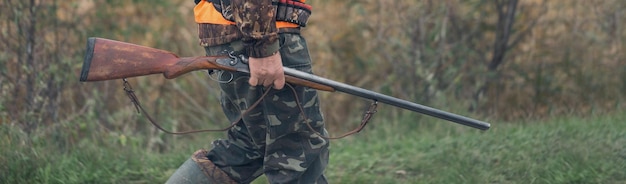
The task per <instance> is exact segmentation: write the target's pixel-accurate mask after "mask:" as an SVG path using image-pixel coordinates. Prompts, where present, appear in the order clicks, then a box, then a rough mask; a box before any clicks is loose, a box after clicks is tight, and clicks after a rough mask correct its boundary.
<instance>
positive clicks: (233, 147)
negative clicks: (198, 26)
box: [206, 33, 329, 183]
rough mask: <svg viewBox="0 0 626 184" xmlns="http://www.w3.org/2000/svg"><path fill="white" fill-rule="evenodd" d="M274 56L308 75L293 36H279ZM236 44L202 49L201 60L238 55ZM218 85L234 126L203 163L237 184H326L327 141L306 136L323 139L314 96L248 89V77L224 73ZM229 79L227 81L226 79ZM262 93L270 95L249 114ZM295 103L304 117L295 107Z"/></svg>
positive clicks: (302, 48) (299, 41) (302, 47)
mask: <svg viewBox="0 0 626 184" xmlns="http://www.w3.org/2000/svg"><path fill="white" fill-rule="evenodd" d="M279 37H280V43H281V44H280V45H281V48H280V54H281V57H282V61H283V65H284V66H287V67H290V68H294V69H298V70H301V71H305V72H312V71H311V59H310V56H309V53H308V48H307V45H306V42H305V40H304V39H303V38H302V37H301V36H300V35H299V34H287V33H282V34H280V36H279ZM242 48H243V47H242V44H241V42H234V43H231V44H226V45H221V46H217V47H207V48H206V51H207V55H217V54H219V53H220V52H223V51H224V50H235V51H238V50H241V49H242ZM219 76H220V78H221V80H230V79H232V81H230V82H229V83H222V84H220V87H221V90H222V98H221V104H222V108H223V110H224V113H225V114H226V116H227V117H228V119H229V120H231V122H232V121H236V120H237V118H239V116H240V115H241V114H242V113H243V112H244V111H248V113H246V114H245V115H244V116H243V118H242V120H240V121H239V122H238V123H237V124H236V126H235V127H233V128H232V129H230V130H229V131H228V139H226V140H216V141H214V142H213V149H211V150H210V151H209V152H208V154H207V158H208V159H209V160H211V161H212V162H213V163H214V164H215V165H216V166H218V167H219V168H221V169H222V170H223V171H225V172H226V173H227V174H228V175H230V176H231V178H233V179H234V180H236V181H238V182H240V183H249V182H251V181H253V180H254V179H256V178H257V177H259V176H260V175H261V174H265V175H266V177H267V178H268V180H269V181H270V182H271V183H327V182H326V178H325V177H324V175H323V171H324V169H325V168H326V165H327V163H328V146H329V143H328V140H326V139H324V138H321V137H320V136H318V135H317V134H315V133H314V132H312V131H310V129H309V128H308V126H307V125H306V124H305V123H306V122H308V123H310V124H311V125H312V127H313V128H314V129H315V131H317V132H320V133H322V134H324V135H326V134H327V133H326V130H325V129H324V121H323V117H322V114H321V111H320V106H319V100H318V96H317V91H316V90H314V89H310V88H307V87H302V86H295V91H296V93H295V94H294V92H293V91H292V90H291V89H290V88H289V87H287V86H285V88H283V89H282V90H274V89H264V88H263V87H256V86H250V85H249V84H248V78H249V77H248V76H247V75H245V74H241V73H231V72H224V73H221V74H220V75H219ZM231 77H232V78H231ZM264 90H271V91H270V92H269V94H268V95H267V96H266V97H265V98H264V99H263V101H262V103H261V104H259V105H258V106H257V107H255V108H254V109H249V107H250V106H251V105H252V104H253V103H254V102H256V101H257V100H258V99H259V98H260V97H261V96H262V94H263V92H264ZM295 98H298V99H299V101H300V103H301V105H302V107H303V109H304V113H305V116H306V118H307V119H306V120H305V119H304V117H303V116H302V115H301V112H300V109H299V108H298V107H297V106H296V99H295Z"/></svg>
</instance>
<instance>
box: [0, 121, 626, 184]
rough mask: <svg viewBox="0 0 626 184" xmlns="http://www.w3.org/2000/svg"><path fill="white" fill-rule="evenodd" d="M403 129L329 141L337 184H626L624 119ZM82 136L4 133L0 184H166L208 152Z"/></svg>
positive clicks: (7, 128) (378, 125) (3, 129)
mask: <svg viewBox="0 0 626 184" xmlns="http://www.w3.org/2000/svg"><path fill="white" fill-rule="evenodd" d="M424 119H426V118H424ZM422 121H426V120H422ZM401 122H403V123H401ZM401 122H398V123H389V124H390V125H393V126H383V125H385V123H384V122H382V120H378V119H375V120H372V125H371V126H369V127H367V128H366V130H365V131H364V132H361V133H359V134H357V135H355V136H352V137H349V138H347V139H342V140H336V141H333V142H332V147H331V160H330V165H329V168H328V169H327V171H326V172H327V177H328V178H329V180H330V181H331V183H626V123H625V122H626V115H625V114H616V115H612V116H604V117H595V118H573V117H571V118H557V119H552V120H547V121H541V122H516V123H493V124H492V129H491V130H488V131H478V130H473V129H470V128H466V127H463V126H457V125H455V124H450V123H447V122H436V123H435V122H433V123H431V122H428V123H426V122H423V123H420V124H417V123H414V122H412V121H408V120H406V121H401ZM409 122H410V123H409ZM76 133H77V131H69V132H66V133H59V134H54V133H47V134H45V135H46V136H47V137H42V136H27V134H26V133H24V132H21V131H19V129H18V128H16V127H14V126H11V125H6V124H5V125H0V135H1V136H2V139H0V147H1V148H2V149H1V150H0V153H1V155H0V173H3V174H0V183H162V182H164V181H165V180H166V179H167V177H168V176H169V175H170V174H171V173H172V172H173V171H174V170H175V169H176V167H178V166H179V164H181V163H182V162H183V161H184V160H186V159H187V157H188V156H189V154H191V153H192V152H193V151H194V150H195V149H196V147H197V146H198V145H205V144H203V143H202V142H201V141H193V142H186V141H185V139H179V140H177V142H173V143H171V144H177V145H179V146H176V147H174V148H171V149H169V150H167V151H165V152H163V153H158V152H155V151H149V150H147V149H146V148H145V146H144V145H145V144H144V143H145V142H147V141H145V140H143V138H141V136H130V135H129V137H128V138H126V137H122V136H120V135H118V134H115V133H94V135H92V136H84V138H83V139H82V140H71V138H72V137H73V136H76V135H73V134H76ZM31 134H32V133H31ZM168 136H169V135H168ZM264 182H265V181H264V179H263V178H261V179H259V180H257V181H255V183H264Z"/></svg>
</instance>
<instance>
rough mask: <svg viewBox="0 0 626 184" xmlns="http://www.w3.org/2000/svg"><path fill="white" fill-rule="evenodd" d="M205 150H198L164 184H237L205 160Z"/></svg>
mask: <svg viewBox="0 0 626 184" xmlns="http://www.w3.org/2000/svg"><path fill="white" fill-rule="evenodd" d="M206 155H207V151H206V150H203V149H202V150H198V151H196V152H195V153H193V155H192V156H191V158H190V159H189V160H187V161H185V163H183V165H181V166H180V167H179V168H178V170H176V172H174V174H172V176H170V178H169V179H168V180H167V182H165V183H166V184H192V183H193V184H196V183H209V184H214V183H219V184H222V183H223V184H230V183H233V184H235V183H237V182H235V181H234V180H233V179H231V178H230V177H229V176H228V175H227V174H226V173H225V172H224V171H222V170H220V169H219V168H218V167H217V166H215V165H214V164H213V162H211V161H210V160H209V159H207V158H206Z"/></svg>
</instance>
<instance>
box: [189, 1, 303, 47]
mask: <svg viewBox="0 0 626 184" xmlns="http://www.w3.org/2000/svg"><path fill="white" fill-rule="evenodd" d="M211 2H212V3H213V6H214V7H215V9H216V10H217V11H218V12H221V13H222V16H223V17H224V18H225V19H226V20H230V21H233V22H235V25H220V24H206V23H199V24H198V32H199V36H200V44H201V45H202V46H205V47H207V46H217V45H223V44H227V43H230V42H233V41H237V40H241V41H243V43H244V44H245V45H246V47H245V48H244V52H245V53H246V54H247V55H248V56H250V57H256V58H263V57H267V56H270V55H272V54H274V53H276V51H278V48H279V43H278V33H279V30H278V28H276V21H277V20H279V21H286V22H291V23H295V24H299V25H300V26H301V27H304V26H305V25H306V22H307V21H308V19H309V16H310V14H311V10H310V6H309V5H306V4H304V3H302V2H299V1H289V2H290V3H291V4H285V3H284V2H283V3H280V1H278V0H272V1H251V0H211Z"/></svg>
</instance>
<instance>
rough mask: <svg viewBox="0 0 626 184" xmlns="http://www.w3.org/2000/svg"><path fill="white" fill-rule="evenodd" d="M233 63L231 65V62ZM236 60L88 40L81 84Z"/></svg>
mask: <svg viewBox="0 0 626 184" xmlns="http://www.w3.org/2000/svg"><path fill="white" fill-rule="evenodd" d="M233 61H234V62H233ZM243 63H244V62H240V61H239V59H237V58H230V57H228V56H224V57H183V58H179V57H178V56H177V55H176V54H173V53H171V52H168V51H164V50H159V49H154V48H149V47H144V46H139V45H134V44H130V43H124V42H119V41H114V40H108V39H103V38H89V40H88V42H87V51H86V54H85V60H84V63H83V69H82V71H81V75H80V81H102V80H112V79H121V78H128V77H136V76H143V75H150V74H159V73H162V74H163V76H165V78H168V79H171V78H175V77H178V76H180V75H183V74H185V73H188V72H191V71H195V70H206V69H213V70H225V71H239V72H247V71H248V66H247V65H245V64H243ZM283 69H284V71H285V80H286V81H287V82H289V83H291V84H295V85H301V86H307V87H310V88H313V89H317V90H323V91H331V92H332V91H340V92H344V93H347V94H351V95H355V96H359V97H362V98H367V99H371V100H374V101H377V102H382V103H386V104H389V105H393V106H396V107H399V108H403V109H407V110H411V111H414V112H419V113H422V114H426V115H429V116H432V117H436V118H440V119H445V120H448V121H451V122H455V123H458V124H462V125H465V126H470V127H473V128H477V129H480V130H487V129H489V128H490V127H491V124H489V123H487V122H483V121H479V120H475V119H471V118H468V117H465V116H461V115H457V114H453V113H449V112H446V111H442V110H438V109H434V108H431V107H427V106H423V105H420V104H416V103H413V102H409V101H406V100H402V99H398V98H395V97H391V96H387V95H384V94H380V93H377V92H374V91H370V90H366V89H362V88H358V87H355V86H351V85H348V84H344V83H341V82H337V81H333V80H330V79H326V78H323V77H319V76H316V75H313V74H310V73H306V72H301V71H298V70H295V69H291V68H287V67H285V68H283Z"/></svg>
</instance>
